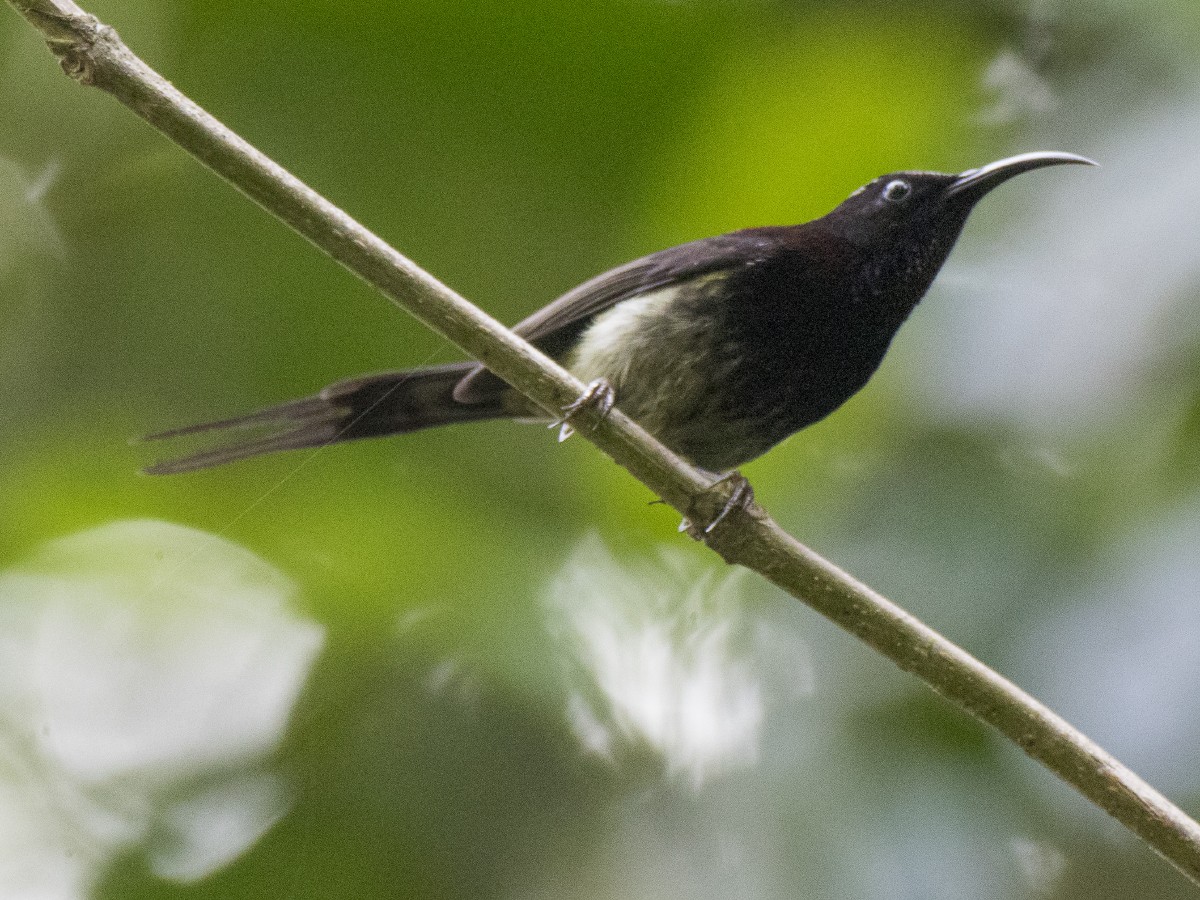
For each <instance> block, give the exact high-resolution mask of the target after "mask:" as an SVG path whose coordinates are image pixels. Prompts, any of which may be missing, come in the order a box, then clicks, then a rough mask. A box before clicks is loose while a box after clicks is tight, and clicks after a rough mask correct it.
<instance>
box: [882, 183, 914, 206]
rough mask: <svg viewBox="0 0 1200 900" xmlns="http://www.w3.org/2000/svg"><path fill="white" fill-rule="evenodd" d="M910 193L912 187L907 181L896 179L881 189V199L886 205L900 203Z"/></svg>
mask: <svg viewBox="0 0 1200 900" xmlns="http://www.w3.org/2000/svg"><path fill="white" fill-rule="evenodd" d="M911 193H912V185H910V184H909V183H908V182H907V181H901V180H900V179H899V178H897V179H896V180H895V181H889V182H888V183H887V186H886V187H885V188H884V189H883V199H884V200H886V201H888V203H901V202H903V201H904V200H905V199H906V198H907V197H908V195H909V194H911Z"/></svg>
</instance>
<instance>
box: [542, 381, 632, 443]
mask: <svg viewBox="0 0 1200 900" xmlns="http://www.w3.org/2000/svg"><path fill="white" fill-rule="evenodd" d="M616 401H617V395H616V394H615V393H614V392H613V389H612V385H610V384H609V383H608V381H607V380H605V379H603V378H597V379H596V380H595V381H593V382H591V383H590V384H588V386H587V388H586V389H585V390H584V392H583V393H582V394H580V395H579V397H578V399H576V400H574V401H572V402H571V403H568V404H567V405H566V406H564V407H563V410H562V412H563V415H562V418H561V419H559V420H558V421H556V422H551V423H550V427H551V428H557V429H558V440H559V442H560V443H561V442H562V441H565V440H566V439H567V438H569V437H570V436H571V435H573V434H574V433H575V429H574V428H572V427H571V419H572V417H574V416H575V415H577V414H578V413H579V412H581V411H582V410H584V409H587V408H588V407H591V408H592V409H594V410H596V416H597V421H600V420H602V419H603V418H604V417H605V416H607V415H608V414H609V411H611V410H612V408H613V404H614V403H616Z"/></svg>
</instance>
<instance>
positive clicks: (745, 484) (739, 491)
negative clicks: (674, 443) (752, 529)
mask: <svg viewBox="0 0 1200 900" xmlns="http://www.w3.org/2000/svg"><path fill="white" fill-rule="evenodd" d="M723 481H727V482H729V483H730V484H731V485H733V490H732V491H730V494H729V499H728V500H726V501H725V505H724V506H722V507H721V511H720V512H719V513H717V515H716V517H715V518H714V519H713V520H712V521H711V522H709V523H708V524H707V525H705V526H704V527H703V528H700V529H699V532H698V533H697V531H696V530H695V529H694V528H693V526H692V522H691V520H690V519H684V520H683V521H682V522H680V523H679V530H680V531H681V532H683V531H689V532H691V533H692V536H693V537H695V538H697V539H701V540H702V539H703V538H704V536H706V535H709V534H712V533H713V531H714V530H715V529H716V527H717V526H718V525H720V524H721V523H722V522H724V521H725V519H726V518H727V517H728V516H729V514H730V513H732V512H734V511H735V510H739V509H740V510H747V509H749V508H750V507H751V506H752V505H753V504H754V488H753V487H752V486H751V484H750V482H749V481H747V480H746V476H745V475H743V474H742V473H741V472H730V473H729V474H728V475H725V476H724V477H722V478H718V479H717V480H716V481H714V482H713V483H712V487H716V486H717V485H719V484H720V483H721V482H723Z"/></svg>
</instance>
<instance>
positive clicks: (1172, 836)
mask: <svg viewBox="0 0 1200 900" xmlns="http://www.w3.org/2000/svg"><path fill="white" fill-rule="evenodd" d="M8 2H9V4H10V5H11V6H13V7H15V8H16V9H17V10H18V11H19V12H20V13H21V14H22V15H23V16H25V18H26V19H28V20H29V21H30V22H31V23H32V24H33V25H34V26H35V27H36V28H37V29H38V30H39V31H41V33H42V34H43V36H44V37H45V38H46V42H47V44H48V45H49V47H50V49H51V51H52V52H53V53H54V54H55V56H57V57H58V58H59V60H60V62H61V64H62V66H63V69H64V71H66V72H67V74H69V75H70V76H71V77H73V78H75V79H76V80H77V81H79V82H81V83H82V84H86V85H91V86H94V87H98V88H100V89H101V90H103V91H106V92H108V93H109V94H112V95H113V96H114V97H116V98H117V99H118V100H119V101H121V103H123V104H125V105H126V106H127V107H129V108H130V109H131V110H133V111H134V112H135V113H137V114H138V115H139V116H141V117H142V118H143V119H145V120H146V121H147V122H149V123H150V124H151V125H153V126H154V127H155V128H157V129H158V130H159V131H161V132H163V133H164V134H165V135H167V137H169V138H171V140H173V141H174V142H175V143H177V144H178V145H179V146H181V147H182V148H183V149H185V150H186V151H187V152H189V153H191V154H192V155H193V156H195V157H196V158H197V159H199V160H200V161H201V162H203V163H204V164H205V165H207V166H208V167H209V168H211V169H212V170H213V171H215V172H217V173H218V174H219V175H221V177H223V178H225V179H226V180H227V181H229V182H230V183H231V184H233V185H234V186H235V187H236V188H238V190H240V191H242V192H243V193H244V194H246V195H247V196H248V197H250V198H251V199H252V200H254V201H255V202H256V203H258V204H259V205H260V206H262V207H263V208H264V209H266V210H267V211H268V212H270V213H271V214H273V215H275V216H277V217H278V218H279V219H282V220H283V221H284V222H286V223H287V224H288V225H290V226H291V227H292V228H294V229H295V230H296V231H298V232H300V233H301V234H302V235H304V236H305V237H306V238H308V239H309V240H310V241H312V243H314V244H315V245H316V246H317V247H319V248H320V249H322V250H323V251H325V252H326V253H328V254H329V255H330V256H332V257H333V258H334V259H336V260H337V261H338V262H340V263H341V264H342V265H344V266H345V267H346V268H348V269H349V270H350V271H351V272H354V273H355V274H356V275H358V276H359V277H361V278H363V279H364V280H366V281H367V282H369V283H370V284H372V285H374V286H375V287H377V288H378V289H379V290H380V291H382V292H383V293H384V294H385V295H386V296H387V297H389V298H390V299H391V300H392V301H394V302H395V303H397V304H398V305H400V306H401V307H403V308H404V309H406V310H408V311H409V312H411V313H412V314H413V315H415V316H416V317H417V318H418V319H420V320H421V321H422V322H424V323H425V324H427V325H428V326H429V327H431V328H433V329H434V330H436V331H438V332H440V333H441V334H443V335H445V336H446V337H447V338H449V339H450V340H451V341H453V342H454V343H456V344H457V345H458V346H459V347H461V348H462V349H463V350H464V351H465V352H467V353H468V354H470V355H471V356H473V357H475V358H476V359H479V360H481V361H482V362H484V363H485V364H486V365H487V366H488V368H490V369H492V370H493V371H494V372H496V373H497V374H498V375H500V376H501V377H503V378H504V379H505V380H506V381H508V382H509V383H510V384H512V385H513V386H514V387H516V388H517V389H519V390H520V391H521V392H523V393H524V394H526V395H527V396H529V397H530V398H532V399H533V400H534V401H536V402H537V403H538V404H539V405H541V406H542V407H544V408H545V409H547V410H549V411H551V412H552V413H557V412H558V411H559V410H561V409H562V408H563V407H564V406H565V405H567V404H568V403H570V402H571V401H573V400H574V399H576V398H577V397H578V396H579V395H580V394H581V393H582V391H583V390H584V386H583V385H582V384H581V383H580V382H579V381H578V380H577V379H576V378H574V377H572V376H571V375H570V374H569V373H568V372H567V371H566V370H564V369H563V368H562V367H561V366H559V365H557V364H556V363H555V362H553V361H552V360H550V359H549V358H547V357H546V356H544V355H543V354H541V353H540V352H538V351H537V350H536V349H534V348H533V347H532V346H530V345H529V344H528V343H526V342H525V341H523V340H521V339H520V338H518V337H517V336H516V335H514V334H513V333H512V332H511V331H509V330H508V329H506V328H505V327H504V326H502V325H501V324H500V323H498V322H497V321H495V320H494V319H492V318H491V317H490V316H488V315H486V314H485V313H483V312H481V311H480V310H479V309H477V308H476V307H475V306H473V305H472V304H470V303H468V302H467V301H466V300H465V299H463V298H462V297H460V296H459V295H458V294H456V293H455V292H454V291H452V290H451V289H450V288H448V287H446V286H445V285H443V284H442V283H441V282H439V281H438V280H437V279H435V278H434V277H433V276H432V275H430V274H429V273H427V272H425V271H424V270H423V269H421V268H419V267H418V266H417V265H415V264H414V263H412V262H411V261H409V260H408V259H406V258H405V257H404V256H402V255H401V254H400V253H398V252H396V251H395V250H393V249H392V248H391V247H389V246H388V245H387V244H386V243H384V242H383V241H382V240H381V239H380V238H378V237H376V236H375V235H374V234H372V233H371V232H370V231H368V230H367V229H366V228H364V227H363V226H362V225H360V224H359V223H358V222H356V221H354V220H353V219H352V218H350V217H349V216H348V215H346V213H344V212H342V211H341V210H340V209H338V208H337V207H335V206H334V205H333V204H331V203H329V202H328V201H327V200H325V199H324V198H322V197H321V196H320V195H319V194H317V193H316V192H315V191H313V190H312V189H311V188H309V187H307V186H306V185H304V184H303V183H301V182H300V181H299V180H298V179H296V178H295V177H293V176H292V175H290V174H289V173H288V172H286V171H285V170H284V169H282V168H281V167H280V166H278V165H276V164H275V163H274V162H272V161H271V160H270V159H268V158H267V157H265V156H264V155H263V154H261V153H259V152H258V151H257V150H255V149H254V148H253V147H251V146H250V145H249V144H247V143H246V142H245V141H243V140H242V139H241V138H239V137H238V136H237V135H235V134H233V133H232V132H231V131H229V130H228V129H227V128H225V127H224V126H223V125H221V123H220V122H218V121H217V120H216V119H214V118H213V117H212V116H210V115H209V114H208V113H206V112H205V111H204V110H202V109H201V108H200V107H198V106H197V105H196V104H194V103H192V102H191V101H190V100H188V99H187V98H186V97H185V96H183V94H181V93H180V92H179V91H177V90H176V89H175V88H174V87H172V86H171V84H170V83H168V82H167V81H166V80H165V79H163V78H162V77H161V76H160V75H158V74H157V73H156V72H154V71H153V70H152V69H150V68H149V67H148V66H147V65H146V64H145V63H143V62H142V61H141V60H140V59H138V57H136V56H135V55H134V54H133V53H132V52H131V51H130V50H129V49H128V48H127V47H126V46H125V45H124V44H123V43H122V42H121V40H120V39H119V38H118V36H117V34H116V32H115V31H114V30H113V29H111V28H110V27H108V26H107V25H104V24H102V23H100V22H99V21H98V20H97V19H96V18H94V17H93V16H91V15H89V14H87V13H85V12H84V11H83V10H81V9H80V8H79V7H78V6H76V5H75V4H74V3H73V2H70V0H8ZM581 418H582V419H583V421H582V422H581V423H580V427H579V429H578V430H579V433H580V434H581V435H582V436H583V437H585V438H587V439H588V440H590V441H591V442H593V443H594V444H596V445H597V446H598V447H600V449H601V450H603V451H604V452H605V453H607V454H608V455H609V456H611V457H612V458H613V459H614V460H616V461H617V462H618V463H620V464H621V465H622V466H624V467H625V468H626V469H628V470H629V471H630V472H631V473H632V474H633V475H634V476H635V477H637V478H638V479H640V480H641V481H642V482H643V483H644V484H646V485H647V486H648V487H649V488H650V489H651V490H653V491H654V492H655V493H656V494H658V495H659V496H661V497H662V498H663V499H664V500H666V501H667V502H668V503H670V504H671V505H672V506H674V507H675V508H676V509H677V510H679V511H680V512H681V513H682V514H684V515H685V516H687V517H688V518H689V519H690V520H691V521H693V522H709V521H711V520H712V519H713V518H714V516H715V515H716V513H717V512H718V511H719V510H720V509H721V508H722V507H723V506H724V503H725V500H726V499H727V496H728V491H729V486H728V485H727V484H722V485H718V486H717V487H715V488H714V487H712V486H711V485H710V484H709V483H708V480H707V479H706V478H705V477H704V476H703V475H702V474H701V473H700V472H698V471H696V470H695V469H693V468H692V467H691V466H689V465H687V464H686V463H684V462H683V461H682V460H680V459H679V458H678V457H677V456H675V455H674V454H673V453H671V452H670V451H669V450H667V449H666V448H665V447H663V446H662V445H661V444H659V443H658V442H657V441H655V440H654V439H653V438H652V437H650V436H649V435H648V434H647V433H646V432H645V431H643V430H642V429H641V428H639V427H638V426H637V425H636V424H635V423H633V422H632V421H631V420H630V419H629V418H628V417H626V416H624V415H622V414H621V413H620V412H619V411H617V410H614V411H613V412H612V413H611V414H610V415H608V416H607V417H604V418H601V417H598V416H596V415H595V414H593V413H589V412H585V413H584V414H583V415H582V416H581ZM697 536H699V537H702V538H703V539H704V540H705V542H706V543H707V544H708V545H709V546H710V547H711V548H712V549H713V550H715V551H716V552H717V553H719V554H720V555H721V556H722V558H724V559H725V560H726V561H727V562H729V563H731V564H738V565H742V566H746V567H747V568H750V569H753V570H754V571H756V572H758V573H759V574H761V575H762V576H763V577H765V578H767V579H768V580H770V581H771V582H773V583H774V584H776V585H778V586H779V587H781V588H783V589H784V590H785V591H787V592H788V593H790V594H792V596H794V597H796V598H798V599H800V600H802V601H803V602H805V603H807V604H808V605H809V606H811V607H812V608H813V609H815V610H817V611H818V612H820V613H821V614H823V615H825V616H827V617H828V618H830V619H832V620H833V621H834V622H836V623H838V624H839V625H841V626H842V627H843V628H845V629H846V630H847V631H849V632H851V633H852V634H854V635H856V636H857V637H858V638H860V639H861V640H863V641H864V642H865V643H867V644H868V645H870V646H871V647H873V648H874V649H875V650H877V651H879V652H880V653H882V654H883V655H884V656H886V657H888V658H889V659H891V660H892V661H893V662H895V663H896V664H897V665H898V666H900V668H902V669H904V670H905V671H908V672H912V673H913V674H915V675H917V676H918V677H919V678H921V679H922V680H924V681H925V682H926V683H927V684H928V685H929V686H930V687H932V688H933V689H934V690H935V691H937V692H938V693H940V694H941V695H943V696H944V697H946V698H947V699H949V700H950V701H952V702H953V703H955V704H956V705H958V706H959V707H961V708H962V709H964V710H966V711H968V712H970V713H971V714H973V715H975V716H976V717H978V718H979V719H981V720H982V721H984V722H986V723H988V724H989V725H992V726H993V727H995V728H996V729H997V730H998V731H1000V732H1001V733H1002V734H1004V735H1005V736H1006V737H1007V738H1009V740H1011V741H1013V742H1014V743H1016V744H1017V745H1018V746H1019V747H1021V749H1022V750H1024V751H1025V752H1026V753H1027V754H1029V755H1030V756H1031V757H1033V758H1034V759H1036V760H1038V761H1039V762H1041V763H1042V764H1043V765H1045V766H1046V767H1047V768H1049V769H1050V770H1051V771H1052V772H1054V773H1055V774H1056V775H1058V776H1059V777H1060V778H1062V779H1063V780H1064V781H1066V782H1068V783H1069V784H1071V785H1073V786H1074V787H1076V788H1077V789H1078V790H1079V791H1080V793H1082V794H1083V795H1084V796H1085V797H1087V798H1088V799H1090V800H1091V801H1092V802H1093V803H1095V804H1096V805H1097V806H1099V807H1101V808H1102V809H1104V810H1106V811H1107V812H1109V813H1110V814H1111V815H1112V816H1113V817H1114V818H1116V819H1117V820H1118V821H1120V822H1122V823H1123V824H1124V825H1125V826H1126V827H1128V828H1129V829H1130V830H1131V831H1133V832H1134V833H1136V834H1138V835H1139V836H1141V837H1142V838H1143V840H1145V841H1146V842H1147V843H1148V844H1149V845H1150V846H1151V847H1153V848H1154V849H1155V850H1156V851H1157V852H1158V853H1160V854H1161V855H1162V856H1163V857H1164V858H1166V859H1167V860H1169V861H1170V862H1171V863H1172V864H1174V865H1175V866H1176V867H1177V868H1178V869H1179V870H1180V871H1181V872H1183V873H1184V874H1185V875H1186V876H1187V877H1188V878H1190V879H1191V880H1192V881H1193V882H1195V883H1197V884H1200V825H1198V824H1197V823H1196V822H1195V821H1193V820H1192V819H1191V818H1189V817H1188V816H1186V815H1185V814H1184V813H1183V812H1182V811H1181V810H1180V809H1179V808H1178V807H1176V806H1174V805H1173V804H1172V803H1170V802H1169V801H1168V800H1167V799H1166V798H1164V797H1163V796H1162V795H1161V794H1159V793H1158V792H1157V791H1155V790H1154V789H1153V788H1152V787H1150V786H1149V785H1148V784H1146V783H1145V782H1144V781H1142V780H1141V779H1140V778H1139V777H1138V776H1137V775H1135V774H1134V773H1133V772H1131V771H1130V770H1129V769H1127V768H1126V767H1125V766H1123V765H1122V764H1121V763H1120V762H1119V761H1117V760H1116V759H1115V758H1113V757H1112V756H1110V755H1109V754H1108V753H1106V752H1105V751H1104V750H1103V749H1101V748H1100V747H1099V746H1097V745H1096V744H1095V743H1093V742H1092V741H1091V740H1089V739H1088V738H1087V737H1086V736H1084V735H1083V734H1081V733H1080V732H1079V731H1077V730H1076V729H1074V728H1073V727H1072V726H1071V725H1070V724H1069V723H1067V722H1066V721H1064V720H1063V719H1062V718H1060V717H1059V716H1057V715H1056V714H1055V713H1053V712H1052V711H1051V710H1049V709H1048V708H1046V707H1045V706H1043V705H1042V704H1041V703H1039V702H1038V701H1036V700H1035V699H1033V698H1032V697H1030V696H1029V695H1028V694H1026V693H1024V692H1023V691H1022V690H1020V689H1019V688H1018V687H1016V686H1015V685H1013V684H1012V683H1010V682H1009V681H1007V680H1006V679H1004V678H1003V677H1001V676H1000V675H998V674H997V673H995V672H993V671H992V670H991V669H989V668H987V667H986V666H985V665H983V664H982V663H981V662H979V661H978V660H976V659H975V658H974V657H972V656H971V655H969V654H968V653H966V652H965V651H964V650H962V649H960V648H959V647H957V646H956V645H954V644H953V643H951V642H950V641H948V640H946V639H945V638H943V637H942V636H941V635H939V634H938V633H937V632H935V631H933V630H932V629H930V628H929V627H927V626H925V625H924V624H922V623H921V622H919V621H918V620H917V619H915V618H914V617H912V616H911V615H909V614H908V613H907V612H905V611H904V610H902V609H901V608H900V607H898V606H896V605H895V604H894V603H892V602H890V601H889V600H887V599H886V598H884V597H882V596H880V595H879V594H877V593H876V592H874V591H872V590H871V589H870V588H868V587H867V586H866V585H863V584H861V583H860V582H858V581H857V580H855V579H854V578H853V577H851V576H850V575H848V574H846V573H845V572H843V571H842V570H840V569H839V568H837V567H836V566H835V565H833V564H832V563H830V562H828V561H826V560H824V559H822V558H821V557H820V556H818V555H817V554H815V553H813V552H812V551H811V550H809V549H808V548H807V547H805V546H804V545H802V544H800V543H799V542H798V541H796V540H795V539H794V538H792V537H791V536H789V535H788V534H787V533H785V532H784V531H783V530H782V529H780V528H779V527H778V526H777V525H776V524H775V523H774V522H773V521H772V520H771V519H770V518H769V517H768V516H767V515H766V513H765V512H763V511H762V510H761V509H759V508H757V507H752V508H751V509H750V510H748V511H745V512H740V511H739V512H737V513H735V514H733V515H731V516H730V517H729V519H728V521H726V522H724V523H722V525H721V526H720V527H718V528H717V529H715V530H714V531H713V532H712V533H711V534H708V535H700V534H699V533H697Z"/></svg>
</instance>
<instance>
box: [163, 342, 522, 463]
mask: <svg viewBox="0 0 1200 900" xmlns="http://www.w3.org/2000/svg"><path fill="white" fill-rule="evenodd" d="M476 365H477V364H476V363H471V362H463V363H451V364H449V365H445V366H434V367H431V368H428V369H413V370H411V371H408V372H386V373H384V374H381V375H365V376H363V377H361V378H350V379H347V380H345V381H339V382H337V383H336V384H331V385H329V387H327V388H325V389H324V390H322V391H321V392H320V393H318V394H315V395H313V396H312V397H305V398H303V399H301V400H292V401H291V402H289V403H281V404H279V405H278V406H272V407H269V408H268V409H263V410H259V411H258V412H253V413H250V414H248V415H244V416H237V417H235V418H232V419H224V420H222V421H220V422H206V423H204V424H201V425H189V426H187V427H184V428H173V429H171V430H170V431H162V432H159V433H158V434H152V435H150V436H149V437H146V438H144V440H147V441H159V440H167V439H169V438H177V437H185V436H188V435H193V434H204V433H207V432H210V431H212V432H216V431H220V432H225V431H230V432H232V431H241V430H247V429H266V432H265V433H263V434H260V435H258V436H256V437H248V438H245V439H240V440H233V441H230V442H229V443H227V444H222V445H219V446H217V447H214V448H213V449H211V450H205V451H202V452H200V453H195V454H192V455H190V456H184V457H181V458H179V459H169V460H166V461H165V462H160V463H155V464H154V465H152V466H149V467H148V468H146V469H145V470H144V471H145V472H146V474H148V475H175V474H178V473H180V472H191V471H194V470H196V469H206V468H208V467H210V466H219V465H223V464H224V463H228V462H234V461H235V460H239V459H247V458H249V457H251V456H259V455H260V454H263V453H275V452H276V451H279V450H299V449H302V448H305V447H324V446H325V445H327V444H337V443H341V442H342V441H353V440H358V439H359V438H369V437H383V436H386V435H391V434H405V433H407V432H409V431H418V430H420V429H422V428H430V427H432V426H434V425H449V424H451V423H453V422H475V421H478V420H480V419H495V418H500V417H503V416H505V415H507V413H506V412H505V410H504V406H503V402H502V397H501V395H500V394H497V395H495V396H494V397H492V398H489V399H486V400H483V401H482V402H479V403H470V404H467V403H458V402H456V401H455V400H454V398H453V396H452V394H453V391H454V386H455V385H457V384H458V382H459V381H461V380H462V378H463V376H464V375H466V374H467V373H468V372H470V371H472V370H473V369H474V368H475V367H476Z"/></svg>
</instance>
